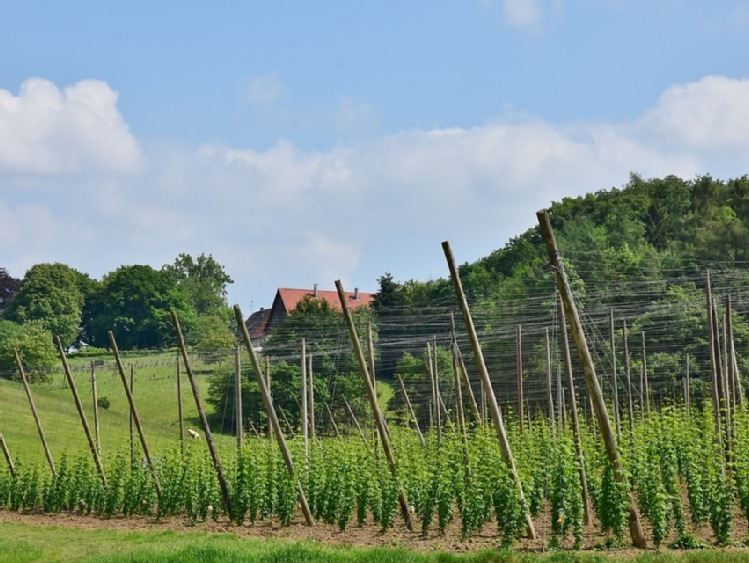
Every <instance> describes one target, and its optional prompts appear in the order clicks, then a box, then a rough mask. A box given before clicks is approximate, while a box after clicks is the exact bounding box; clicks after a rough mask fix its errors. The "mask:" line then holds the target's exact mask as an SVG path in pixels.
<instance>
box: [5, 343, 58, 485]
mask: <svg viewBox="0 0 749 563" xmlns="http://www.w3.org/2000/svg"><path fill="white" fill-rule="evenodd" d="M13 353H14V354H15V356H16V367H17V368H18V374H19V375H20V376H21V383H22V384H23V390H24V391H25V392H26V398H27V399H28V400H29V406H30V407H31V414H32V415H33V416H34V422H36V430H37V432H38V433H39V439H40V440H41V442H42V447H43V448H44V455H45V456H46V457H47V463H48V464H49V468H50V470H51V471H52V475H57V470H56V469H55V461H54V459H52V454H51V453H50V451H49V446H48V445H47V438H46V437H45V436H44V429H43V428H42V421H41V420H39V413H37V412H36V405H35V404H34V398H33V397H32V396H31V387H29V382H28V380H27V379H26V373H25V372H24V371H23V364H22V363H21V357H20V356H19V355H18V350H14V351H13Z"/></svg>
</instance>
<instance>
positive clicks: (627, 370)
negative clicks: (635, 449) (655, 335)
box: [622, 320, 635, 436]
mask: <svg viewBox="0 0 749 563" xmlns="http://www.w3.org/2000/svg"><path fill="white" fill-rule="evenodd" d="M622 350H623V353H624V379H625V384H626V386H627V413H628V416H629V434H630V436H631V435H632V432H634V422H635V409H634V404H633V402H634V401H633V398H632V395H633V390H632V369H631V367H632V366H631V364H630V361H629V342H628V339H627V321H626V320H622Z"/></svg>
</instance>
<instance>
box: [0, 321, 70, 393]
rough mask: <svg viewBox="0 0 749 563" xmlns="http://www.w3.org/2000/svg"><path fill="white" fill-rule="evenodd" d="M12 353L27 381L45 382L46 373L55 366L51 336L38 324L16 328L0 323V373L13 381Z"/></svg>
mask: <svg viewBox="0 0 749 563" xmlns="http://www.w3.org/2000/svg"><path fill="white" fill-rule="evenodd" d="M16 351H18V356H19V357H20V358H21V363H22V364H23V366H24V372H25V373H26V375H27V377H28V379H29V380H30V381H44V380H46V379H47V377H48V376H47V370H48V369H49V368H51V367H52V366H54V365H55V362H56V358H57V354H56V352H55V347H54V345H53V344H52V335H51V334H50V332H49V331H48V330H47V329H46V328H45V327H44V325H43V324H42V323H41V322H39V321H29V322H27V323H24V324H18V323H14V322H12V321H6V320H0V372H2V373H3V374H5V375H7V376H9V377H12V378H14V379H18V378H20V376H19V375H18V370H17V368H16V356H15V352H16Z"/></svg>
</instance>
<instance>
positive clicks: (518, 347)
mask: <svg viewBox="0 0 749 563" xmlns="http://www.w3.org/2000/svg"><path fill="white" fill-rule="evenodd" d="M515 372H516V375H517V388H518V422H519V424H518V429H519V430H520V433H521V434H522V433H523V426H524V425H525V410H524V409H525V400H524V398H523V326H522V325H517V326H516V327H515Z"/></svg>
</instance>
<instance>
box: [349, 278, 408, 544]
mask: <svg viewBox="0 0 749 563" xmlns="http://www.w3.org/2000/svg"><path fill="white" fill-rule="evenodd" d="M335 285H336V289H337V290H338V299H339V300H340V302H341V309H342V310H343V316H344V318H345V320H346V325H347V326H348V329H349V335H350V336H351V343H352V345H353V348H354V353H355V354H356V357H357V359H358V360H359V369H360V370H361V374H362V378H363V379H364V383H365V385H366V388H367V396H368V397H369V404H370V406H371V407H372V412H373V413H374V419H375V424H376V425H377V430H378V431H379V433H380V442H381V443H382V449H383V450H384V452H385V458H386V459H387V462H388V466H389V467H390V472H391V473H392V475H393V477H395V478H397V475H398V472H397V465H396V461H395V454H394V453H393V451H392V447H391V445H390V433H389V432H388V430H387V422H386V421H385V418H384V417H383V416H382V412H381V411H380V406H379V404H378V403H377V394H376V393H375V389H374V385H372V378H371V377H370V375H369V368H368V366H367V360H366V358H365V357H364V352H362V347H361V343H360V342H359V336H358V335H357V333H356V327H355V326H354V319H353V318H352V317H351V311H349V308H348V304H347V302H346V292H345V291H344V290H343V285H342V284H341V280H336V282H335ZM399 488H400V491H399V493H398V499H399V501H400V508H401V514H402V516H403V521H404V522H405V524H406V528H408V529H409V530H410V531H413V520H412V519H411V510H410V508H409V504H408V499H407V498H406V491H405V490H404V489H403V487H402V486H400V487H399Z"/></svg>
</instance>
